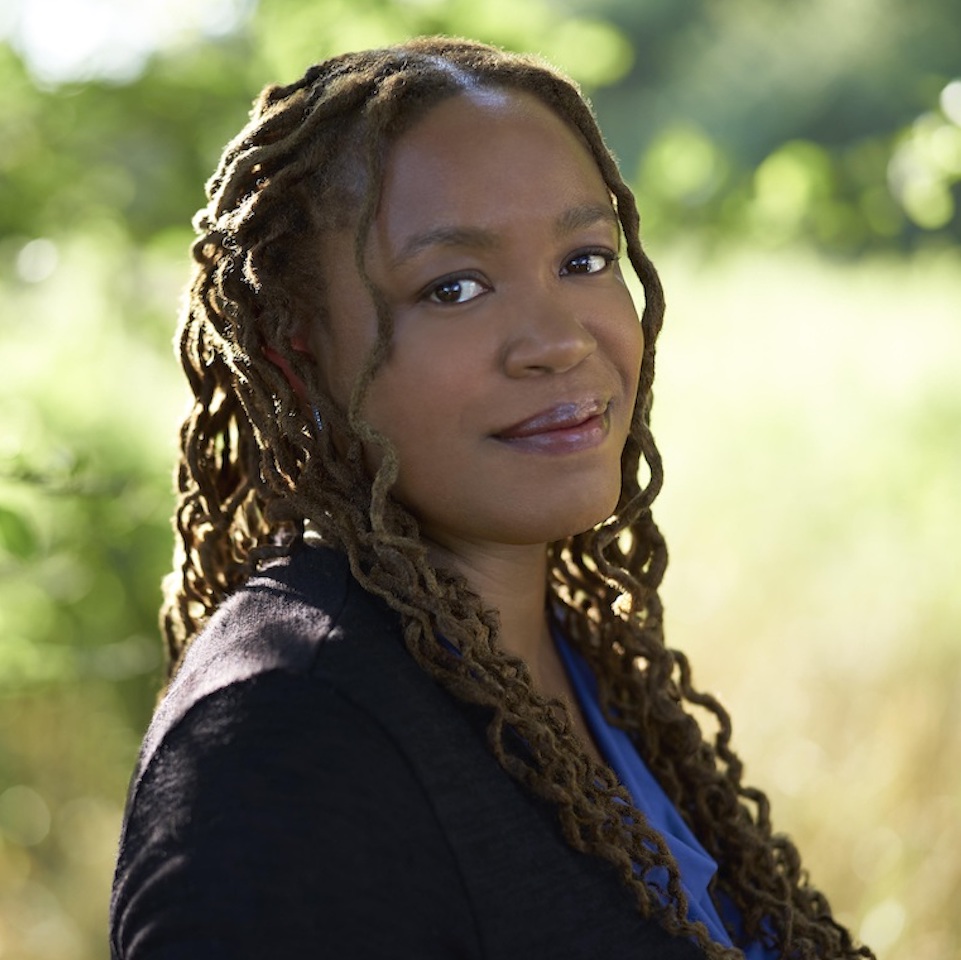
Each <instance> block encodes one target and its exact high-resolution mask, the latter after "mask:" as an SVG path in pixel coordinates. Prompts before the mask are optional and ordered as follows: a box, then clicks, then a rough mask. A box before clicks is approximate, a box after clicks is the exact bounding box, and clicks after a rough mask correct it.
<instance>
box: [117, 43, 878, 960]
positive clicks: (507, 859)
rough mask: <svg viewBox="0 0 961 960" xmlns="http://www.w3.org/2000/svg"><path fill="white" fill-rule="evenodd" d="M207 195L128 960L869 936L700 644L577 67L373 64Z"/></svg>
mask: <svg viewBox="0 0 961 960" xmlns="http://www.w3.org/2000/svg"><path fill="white" fill-rule="evenodd" d="M209 197H210V203H209V205H208V207H207V208H206V209H205V210H204V211H202V212H201V214H200V215H199V217H198V219H197V223H196V225H197V229H198V232H199V239H198V240H197V242H196V244H195V247H194V254H195V258H196V261H197V266H196V269H195V276H194V281H193V286H192V289H191V295H190V301H189V305H188V308H187V311H186V316H185V320H184V323H183V328H182V333H181V353H182V359H183V364H184V368H185V370H186V372H187V376H188V379H189V381H190V384H191V387H192V390H193V393H194V398H195V399H194V404H193V408H192V410H191V412H190V414H189V416H188V418H187V420H186V422H185V424H184V427H183V430H182V434H181V440H182V450H183V458H182V462H181V465H180V470H179V488H180V504H179V508H178V510H177V514H176V527H177V531H178V534H179V537H180V551H179V557H178V561H177V565H176V570H175V573H174V574H173V575H172V577H171V578H170V581H169V582H168V585H167V603H166V608H165V619H164V626H165V631H166V635H167V638H168V642H169V652H170V663H171V676H172V680H171V682H170V684H169V687H168V689H167V691H166V695H165V697H164V699H163V701H162V702H161V704H160V706H159V708H158V711H157V714H156V716H155V718H154V722H153V724H152V725H151V729H150V731H149V732H148V734H147V738H146V740H145V743H144V748H143V751H142V755H141V759H140V763H139V765H138V769H137V772H136V774H135V777H134V780H133V783H132V785H131V792H130V797H129V800H128V807H127V814H126V819H125V824H124V834H123V837H122V840H121V851H120V858H119V863H118V868H117V877H116V882H115V888H114V898H113V904H112V949H113V954H114V956H115V957H125V958H146V957H205V958H209V957H221V956H223V957H228V956H229V957H238V956H251V957H253V956H258V957H261V956H271V957H274V956H277V957H281V956H282V957H287V956H313V955H320V956H328V955H330V956H350V957H360V958H367V957H370V958H374V957H395V956H396V957H419V958H422V957H490V958H513V957H518V958H520V957H524V958H530V957H538V958H539V957H552V958H557V957H570V958H575V957H584V958H588V957H590V958H595V957H605V958H617V957H649V958H694V957H712V958H719V957H741V956H747V957H750V958H754V960H760V958H770V957H780V956H785V957H798V958H802V957H831V958H835V957H854V956H870V955H871V954H870V952H869V951H867V950H866V949H865V948H857V947H855V946H854V945H853V944H852V942H851V939H850V937H849V935H848V933H847V932H846V931H845V930H844V929H843V928H842V927H840V926H839V925H838V924H837V923H835V921H834V920H833V919H832V918H831V914H830V911H829V909H828V906H827V904H826V902H825V900H824V898H823V897H822V896H821V895H820V894H819V893H818V892H817V891H816V890H814V889H812V888H811V887H809V886H808V885H807V883H806V881H805V879H804V877H803V876H802V871H801V868H800V864H799V858H798V855H797V852H796V850H795V848H794V847H793V845H792V844H791V843H790V841H788V840H787V839H785V838H783V837H778V836H774V835H773V834H772V832H771V826H770V822H769V818H768V805H767V800H766V798H765V797H764V795H763V794H762V793H760V792H759V791H756V790H754V789H751V788H748V787H746V786H744V785H742V783H741V765H740V763H739V761H738V759H737V757H736V755H735V754H734V753H733V752H732V750H731V748H730V746H729V739H730V724H729V721H728V718H727V716H726V714H725V713H724V711H723V709H722V708H721V707H720V706H719V705H718V704H717V703H716V702H715V701H714V700H713V699H712V698H711V697H709V696H707V695H705V694H702V693H699V692H697V691H696V690H695V689H694V688H693V687H692V685H691V679H690V671H689V669H688V665H687V661H686V660H685V658H684V657H683V655H681V654H679V653H677V652H671V651H668V650H667V649H666V648H665V645H664V640H663V631H662V618H661V606H660V601H659V599H658V593H657V590H658V585H659V583H660V581H661V577H662V575H663V572H664V567H665V562H666V553H665V548H664V544H663V541H662V539H661V537H660V535H659V533H658V531H657V528H656V526H655V525H654V523H653V520H652V518H651V510H650V507H651V502H652V500H653V499H654V497H655V495H656V493H657V491H658V488H659V485H660V480H661V466H660V461H659V458H658V455H657V451H656V448H655V446H654V442H653V440H652V437H651V433H650V430H649V426H648V424H649V412H650V399H651V382H652V378H653V372H654V344H655V339H656V337H657V333H658V330H659V327H660V324H661V317H662V314H663V299H662V295H661V289H660V286H659V283H658V280H657V276H656V274H655V272H654V269H653V267H652V266H651V264H650V262H649V261H648V259H647V257H646V256H645V254H644V252H643V251H642V249H641V246H640V243H639V240H638V219H637V213H636V208H635V205H634V201H633V197H632V195H631V193H630V191H629V190H628V188H627V187H626V185H625V184H624V182H623V180H622V179H621V177H620V175H619V173H618V171H617V168H616V165H615V163H614V161H613V159H612V158H611V155H610V154H609V152H608V151H607V149H606V148H605V146H604V144H603V141H602V139H601V135H600V133H599V131H598V129H597V127H596V124H595V121H594V119H593V117H592V115H591V112H590V109H589V107H588V106H587V105H586V104H585V102H584V100H583V99H582V98H581V96H580V95H579V93H578V92H577V90H576V89H575V88H574V87H573V86H572V85H571V83H570V82H569V81H567V80H566V79H564V78H562V77H560V76H559V75H558V74H556V73H555V72H554V71H552V70H551V69H549V68H548V67H546V66H545V65H544V64H542V63H540V62H539V61H535V60H532V59H529V58H522V57H517V56H514V55H509V54H505V53H502V52H500V51H497V50H495V49H492V48H489V47H487V46H483V45H480V44H476V43H470V42H465V41H454V40H449V39H445V38H434V39H422V40H417V41H413V42H410V43H407V44H404V45H401V46H399V47H396V48H391V49H387V50H379V51H370V52H366V53H360V54H351V55H347V56H343V57H338V58H335V59H333V60H330V61H328V62H326V63H323V64H320V65H319V66H316V67H314V68H312V69H311V70H309V71H308V72H307V74H306V76H305V77H304V78H303V79H302V80H300V81H298V82H297V83H294V84H292V85H290V86H288V87H270V88H268V89H267V90H265V91H264V93H263V94H262V96H261V97H260V99H259V101H258V102H257V104H256V107H255V110H254V113H253V117H252V119H251V121H250V123H249V125H248V126H247V127H246V128H245V129H244V130H243V131H242V132H241V134H240V135H239V136H238V137H237V139H236V140H234V141H233V142H232V143H231V144H230V145H229V146H228V147H227V149H226V152H225V154H224V157H223V159H222V161H221V164H220V167H219V169H218V171H217V173H216V175H215V176H214V178H213V179H212V180H211V182H210V184H209ZM622 245H623V246H624V247H625V248H626V252H627V256H628V259H629V260H630V262H631V265H632V267H633V268H634V270H635V272H636V273H637V275H638V277H639V278H640V280H641V283H642V285H643V288H644V294H645V304H644V309H643V315H642V317H641V319H640V321H638V317H637V313H636V312H635V309H634V305H633V302H632V300H631V297H630V294H629V292H628V291H627V288H626V286H625V284H624V281H623V278H622V275H621V272H620V268H619V266H618V253H619V250H620V248H621V246H622ZM639 472H642V473H643V474H644V476H645V477H646V483H644V484H643V485H641V483H640V482H639V479H638V477H639ZM690 705H696V706H697V707H699V708H703V709H707V710H708V711H710V712H711V713H713V715H714V717H715V718H716V720H717V721H718V725H719V733H718V734H717V736H716V737H715V738H714V739H713V741H708V740H706V739H705V738H704V737H703V735H702V733H701V731H700V729H699V727H698V725H697V723H696V722H695V720H694V719H693V718H692V717H691V715H690V714H689V713H688V712H687V709H686V708H687V707H689V706H690ZM715 872H716V875H715Z"/></svg>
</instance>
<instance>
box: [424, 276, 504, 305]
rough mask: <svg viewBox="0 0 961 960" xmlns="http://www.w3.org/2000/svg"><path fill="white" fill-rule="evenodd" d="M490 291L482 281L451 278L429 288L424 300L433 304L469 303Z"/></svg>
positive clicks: (469, 278) (468, 278)
mask: <svg viewBox="0 0 961 960" xmlns="http://www.w3.org/2000/svg"><path fill="white" fill-rule="evenodd" d="M488 289H489V288H488V287H486V286H485V285H484V284H483V283H481V282H480V280H474V279H473V278H472V277H451V278H450V279H449V280H440V281H439V282H438V283H435V284H434V285H433V286H432V287H429V288H428V289H427V291H426V292H425V294H424V299H426V300H428V301H430V302H431V303H443V304H453V303H468V302H469V301H470V300H475V299H476V298H477V297H479V296H481V295H482V294H484V293H487V291H488Z"/></svg>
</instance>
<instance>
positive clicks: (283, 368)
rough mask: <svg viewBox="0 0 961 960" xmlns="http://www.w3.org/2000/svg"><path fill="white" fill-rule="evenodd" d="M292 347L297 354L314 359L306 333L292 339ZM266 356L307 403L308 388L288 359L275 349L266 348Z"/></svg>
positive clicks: (295, 335)
mask: <svg viewBox="0 0 961 960" xmlns="http://www.w3.org/2000/svg"><path fill="white" fill-rule="evenodd" d="M290 345H291V346H292V347H293V348H294V350H296V351H297V353H305V354H307V356H309V357H313V355H314V354H313V351H312V350H311V349H310V343H309V341H308V337H307V333H306V332H305V331H298V332H297V333H295V334H294V335H293V336H292V337H291V338H290ZM263 351H264V356H265V357H266V358H267V359H268V360H269V361H270V362H271V363H272V364H273V365H274V366H275V367H277V368H278V369H279V370H280V372H281V373H282V374H283V375H284V377H285V379H286V380H287V382H288V383H289V384H290V386H291V387H292V388H293V391H294V393H296V394H297V397H298V398H299V399H300V400H301V401H302V402H303V403H307V402H308V400H307V387H306V386H305V385H304V381H303V380H301V379H300V377H298V376H297V374H296V373H294V371H293V370H292V369H291V367H290V364H289V363H288V362H287V360H286V358H284V357H282V356H281V355H280V354H279V353H278V352H277V351H276V350H274V348H273V347H264V348H263Z"/></svg>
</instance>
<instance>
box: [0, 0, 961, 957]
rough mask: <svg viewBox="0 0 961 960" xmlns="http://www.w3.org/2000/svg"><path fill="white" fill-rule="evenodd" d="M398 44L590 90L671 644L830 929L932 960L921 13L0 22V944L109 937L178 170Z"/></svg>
mask: <svg viewBox="0 0 961 960" xmlns="http://www.w3.org/2000/svg"><path fill="white" fill-rule="evenodd" d="M424 32H445V33H456V34H464V35H470V36H474V37H477V38H479V39H485V40H491V41H494V42H496V43H499V44H502V45H505V46H508V47H511V48H515V49H521V50H532V51H537V52H540V53H543V54H544V55H546V56H547V57H548V58H550V59H552V60H553V61H555V62H556V63H558V64H559V65H560V66H562V67H564V68H565V69H567V70H568V71H569V72H570V73H571V74H573V75H574V76H575V77H576V78H577V79H579V80H580V82H581V83H582V84H583V85H584V87H585V89H586V90H587V91H588V92H589V93H590V94H591V96H592V98H593V100H594V102H595V105H596V107H597V110H598V113H599V115H600V118H601V122H602V126H603V128H604V129H605V131H606V133H607V135H608V138H609V141H610V143H611V145H612V146H613V148H614V150H615V151H616V153H617V154H618V156H619V157H620V159H621V161H622V165H623V167H624V170H625V172H626V174H627V175H628V177H629V178H630V179H631V181H632V182H633V184H634V185H635V187H636V189H637V192H638V196H639V201H640V207H641V211H642V221H643V225H644V230H645V236H646V239H647V244H648V247H649V249H650V251H651V252H652V255H653V256H654V259H655V261H656V262H657V263H658V264H659V266H660V268H661V271H662V273H663V276H664V281H665V284H666V288H667V292H668V298H669V304H670V306H669V315H668V322H667V325H666V328H665V333H664V336H663V341H662V347H661V353H660V360H659V373H658V388H657V403H656V406H655V419H656V427H657V432H658V435H659V437H660V442H661V446H662V449H663V452H664V455H665V460H666V465H667V466H666V468H667V483H666V489H665V493H664V494H663V497H662V500H661V501H660V505H659V518H660V520H661V523H662V526H663V527H664V528H665V532H666V535H667V538H668V542H669V544H670V545H671V547H672V565H671V568H670V572H669V575H668V580H667V583H666V587H665V595H666V600H667V604H668V630H669V638H670V641H671V643H672V644H673V645H675V646H680V647H683V648H685V649H687V650H688V651H689V652H690V653H691V655H692V658H693V660H694V663H695V666H696V668H697V674H698V676H699V677H700V683H701V685H702V686H705V687H708V688H711V689H713V690H716V691H718V692H719V693H720V695H721V696H722V698H723V699H724V700H725V702H726V703H727V704H728V705H729V706H730V708H731V710H732V712H733V714H734V717H735V726H736V730H737V731H738V735H737V742H738V743H739V745H740V750H741V753H742V755H744V756H745V757H746V758H747V761H748V772H749V778H750V779H751V781H752V782H755V783H757V784H759V785H761V786H763V787H764V788H765V789H766V790H768V791H769V793H770V795H771V797H772V799H773V803H774V811H775V819H776V822H777V824H778V826H779V827H780V828H781V829H785V830H788V831H790V832H791V833H793V834H794V835H795V837H796V838H797V840H798V842H799V844H800V846H801V848H802V850H803V851H804V853H805V856H806V858H807V861H808V865H809V867H810V869H811V873H812V875H813V877H814V879H815V881H816V882H817V883H818V884H819V885H820V886H822V888H824V889H825V890H826V891H827V892H828V893H829V895H830V897H831V900H832V903H833V904H834V905H835V908H836V909H837V911H838V912H839V913H840V914H841V916H842V918H843V919H844V920H845V921H846V922H847V923H848V924H850V925H851V926H852V927H853V929H854V930H855V931H858V932H859V933H860V934H861V935H862V936H863V937H864V938H865V939H866V940H867V941H868V942H869V943H871V944H872V945H873V946H874V947H875V949H876V951H877V953H878V955H879V957H881V958H884V960H944V958H947V957H949V956H954V955H956V953H957V950H958V949H959V945H961V915H959V912H958V911H957V909H956V906H955V901H956V898H957V893H958V891H959V890H961V772H959V771H961V562H959V555H961V547H959V545H958V544H959V539H961V245H959V243H961V212H959V206H961V30H959V29H958V21H957V9H956V6H955V0H910V2H909V0H844V2H840V0H724V2H718V0H595V2H591V0H580V2H575V0H571V2H561V0H525V2H517V0H486V2H484V3H483V4H482V5H479V4H477V3H475V2H474V0H405V2H402V0H394V2H386V0H260V2H259V3H258V2H256V0H210V2H207V3H204V4H198V3H195V2H194V0H141V2H139V3H136V4H133V3H127V2H125V0H5V5H4V6H3V7H2V8H0V358H2V367H0V369H2V376H0V958H7V957H10V958H17V960H48V958H57V960H88V958H91V960H92V958H95V957H102V956H104V955H105V953H106V947H105V929H106V909H107V899H108V893H109V885H110V877H111V871H112V866H113V857H114V852H115V844H116V837H117V830H118V826H119V822H120V817H121V812H122V805H123V801H124V794H125V789H126V782H127V778H128V776H129V773H130V770H131V768H132V765H133V763H134V759H135V756H136V751H137V748H138V744H139V740H140V737H141V735H142V733H143V730H144V728H145V726H146V723H147V721H148V718H149V715H150V711H151V707H152V704H153V700H154V696H155V691H156V689H157V685H158V680H159V676H160V669H161V664H160V655H159V648H160V644H159V639H158V632H157V628H156V609H157V606H158V602H159V587H158V584H159V580H160V577H161V576H162V574H163V573H164V572H165V571H166V569H167V565H168V561H169V556H170V552H171V536H170V532H169V526H168V516H169V514H170V510H171V505H172V496H171V493H170V479H169V477H170V470H171V464H172V459H173V452H174V436H175V430H176V425H177V419H178V413H179V411H180V409H181V407H182V405H183V403H184V399H185V395H184V390H183V387H182V386H181V383H180V377H179V375H178V372H177V367H176V364H175V362H174V360H173V359H172V351H171V346H170V341H171V335H172V331H173V325H174V322H175V316H176V311H177V305H178V300H179V297H180V291H181V289H182V287H183V284H184V282H185V280H186V277H187V270H188V257H187V248H188V244H189V242H190V236H191V234H190V228H189V222H190V217H191V215H192V214H193V212H194V211H195V210H196V209H197V208H198V207H199V206H200V204H201V202H202V199H203V196H202V185H203V182H204V180H205V178H206V177H207V176H208V175H209V174H210V172H212V169H213V166H214V164H215V162H216V159H217V157H218V155H219V151H220V148H221V147H222V145H223V144H224V142H225V141H226V140H227V139H228V138H229V137H230V136H232V134H233V133H234V132H236V130H237V129H239V127H240V126H241V125H242V123H243V122H244V120H245V118H246V114H247V110H248V109H249V104H250V100H251V98H252V97H253V96H254V95H255V94H256V92H257V91H258V90H259V89H260V87H261V86H262V85H263V84H264V83H266V82H269V81H274V80H281V81H285V80H291V79H293V78H295V77H296V76H298V75H299V74H300V73H301V72H302V70H303V68H304V67H305V66H306V65H307V64H308V63H310V62H312V61H315V60H318V59H322V58H324V57H326V56H328V55H330V54H333V53H336V52H340V51H342V50H344V49H350V48H357V47H365V46H371V45H375V44H379V43H382V42H388V41H392V40H396V39H401V38H403V37H405V36H409V35H411V34H415V33H424Z"/></svg>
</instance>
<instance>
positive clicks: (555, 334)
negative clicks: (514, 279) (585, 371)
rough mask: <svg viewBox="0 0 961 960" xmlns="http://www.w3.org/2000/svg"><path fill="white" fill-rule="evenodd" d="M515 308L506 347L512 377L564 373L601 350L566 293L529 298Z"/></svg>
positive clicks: (506, 370) (507, 361) (506, 357)
mask: <svg viewBox="0 0 961 960" xmlns="http://www.w3.org/2000/svg"><path fill="white" fill-rule="evenodd" d="M515 311H516V312H514V314H513V320H512V322H511V324H510V327H509V334H508V339H507V342H506V344H505V347H504V371H505V372H506V373H507V375H508V376H510V377H529V376H536V375H539V374H544V373H564V372H565V371H566V370H571V369H573V368H574V367H576V366H577V365H578V364H579V363H580V362H581V361H582V360H584V359H586V358H587V357H589V356H590V355H591V354H592V353H594V351H595V350H596V349H597V341H596V340H595V339H594V337H593V335H592V334H591V332H590V331H589V330H588V329H587V327H585V325H584V324H583V323H582V322H581V318H580V317H579V316H578V314H577V311H576V310H575V308H574V306H573V304H571V303H570V302H569V301H567V300H566V299H565V298H564V297H562V296H550V295H545V294H544V292H541V295H540V296H531V297H525V298H524V302H522V303H518V304H516V305H515Z"/></svg>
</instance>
